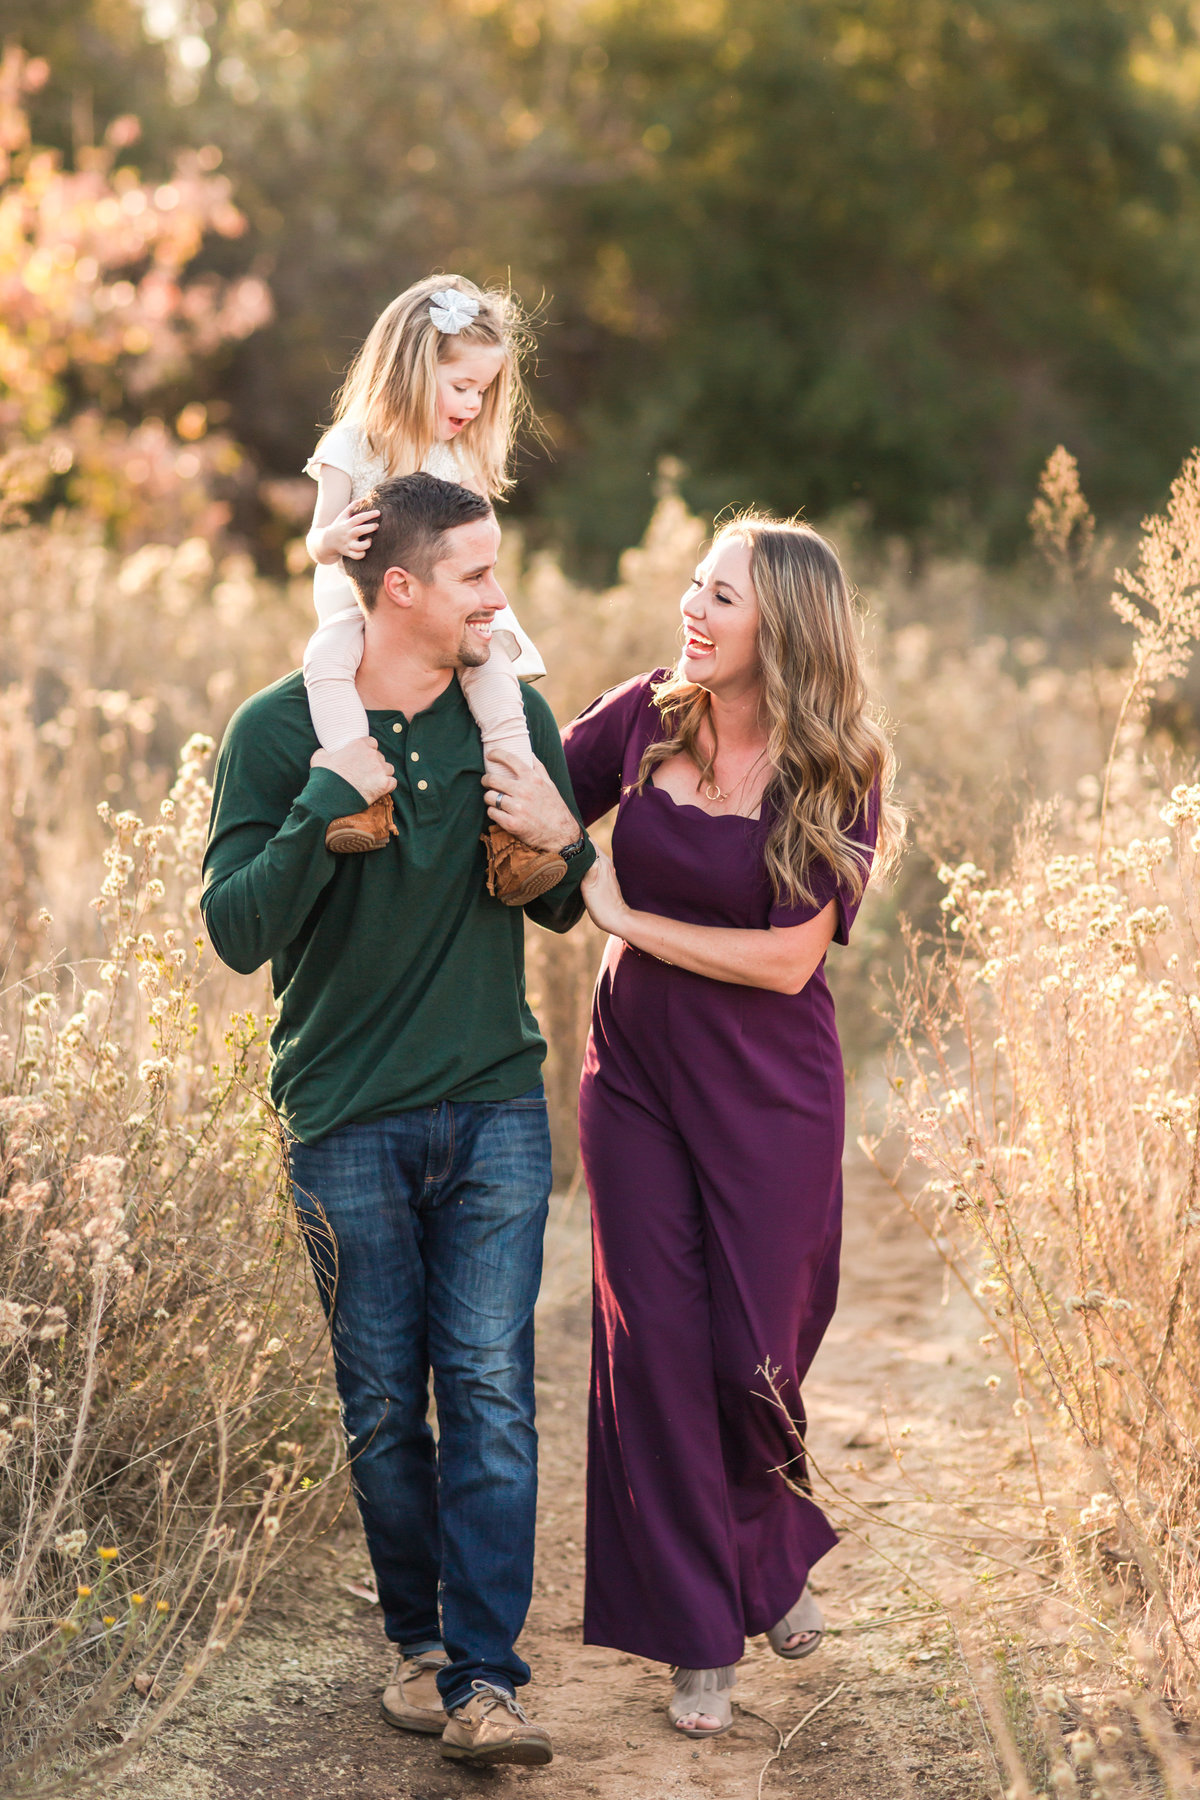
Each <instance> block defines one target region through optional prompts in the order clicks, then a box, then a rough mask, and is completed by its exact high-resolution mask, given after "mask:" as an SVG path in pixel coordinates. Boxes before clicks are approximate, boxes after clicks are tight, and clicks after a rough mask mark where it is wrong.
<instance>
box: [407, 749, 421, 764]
mask: <svg viewBox="0 0 1200 1800" xmlns="http://www.w3.org/2000/svg"><path fill="white" fill-rule="evenodd" d="M409 754H410V756H411V757H412V760H413V761H414V762H420V760H421V759H420V757H419V756H418V755H417V753H416V751H415V750H412V751H410V752H409Z"/></svg>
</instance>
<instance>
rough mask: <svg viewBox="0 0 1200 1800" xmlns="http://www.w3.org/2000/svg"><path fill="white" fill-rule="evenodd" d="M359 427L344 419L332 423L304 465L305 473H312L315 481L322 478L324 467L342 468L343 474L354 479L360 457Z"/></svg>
mask: <svg viewBox="0 0 1200 1800" xmlns="http://www.w3.org/2000/svg"><path fill="white" fill-rule="evenodd" d="M358 435H359V434H358V427H357V425H351V424H350V423H349V422H348V421H347V420H345V419H343V420H341V422H340V423H339V424H337V425H331V426H330V428H329V430H328V431H327V432H326V433H325V436H324V437H323V438H322V439H321V441H320V443H319V444H318V445H317V447H316V449H315V450H314V451H313V453H312V455H311V456H310V457H309V459H308V461H307V462H306V463H305V465H304V473H305V474H306V475H311V476H312V478H313V480H314V481H319V480H320V479H321V470H322V468H324V467H326V466H328V467H329V468H331V469H340V470H341V471H342V473H343V475H349V477H350V479H351V481H353V480H354V468H355V463H356V461H357V459H358V452H359V443H358Z"/></svg>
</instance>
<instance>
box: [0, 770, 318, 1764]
mask: <svg viewBox="0 0 1200 1800" xmlns="http://www.w3.org/2000/svg"><path fill="white" fill-rule="evenodd" d="M210 750H211V740H207V739H196V740H193V741H192V742H191V743H190V744H189V746H188V747H187V749H186V750H185V752H184V757H183V762H182V765H181V767H180V770H179V773H178V778H177V780H176V781H175V783H174V785H173V787H172V790H171V793H170V795H169V797H168V798H167V799H166V800H165V801H164V802H163V803H162V806H161V808H160V809H159V816H158V817H157V818H156V819H154V820H153V822H151V823H149V824H146V823H143V821H142V820H141V819H140V818H139V817H138V816H137V815H136V814H134V813H132V812H121V813H117V814H115V815H114V814H113V812H112V811H111V809H110V808H108V807H107V806H105V807H104V808H103V813H104V818H103V823H104V826H105V829H106V831H107V833H108V847H107V850H106V853H105V858H104V861H105V865H106V873H105V879H104V882H103V884H102V886H101V889H100V893H99V895H98V896H97V897H96V900H95V903H94V906H95V913H96V918H97V926H98V932H99V935H100V938H101V944H102V949H101V955H100V956H99V957H98V958H97V959H96V960H94V961H87V962H82V963H78V962H77V963H73V964H72V963H67V962H65V961H63V960H60V959H59V958H57V957H53V956H51V957H47V958H46V959H45V960H44V961H43V962H41V963H40V964H35V965H33V966H31V967H29V968H27V969H26V971H25V973H24V974H23V975H22V977H21V978H20V979H16V980H12V979H10V983H9V985H8V987H7V988H6V990H5V991H4V993H3V995H0V1016H2V1020H3V1027H4V1029H3V1032H2V1034H0V1216H2V1224H3V1229H2V1230H0V1467H2V1470H3V1483H2V1486H0V1546H2V1547H0V1762H3V1764H4V1765H5V1767H6V1774H5V1777H4V1791H5V1792H6V1793H9V1794H13V1795H16V1794H21V1795H26V1794H28V1795H34V1794H37V1795H41V1794H52V1793H66V1794H72V1795H73V1794H78V1793H80V1792H82V1791H83V1790H84V1788H85V1787H89V1786H91V1785H94V1784H96V1783H99V1782H102V1781H103V1779H104V1778H105V1777H107V1776H108V1775H110V1774H112V1773H113V1771H114V1770H115V1769H116V1768H118V1767H119V1766H121V1764H122V1763H123V1762H125V1761H127V1760H128V1758H129V1757H130V1756H131V1755H132V1754H133V1752H134V1751H135V1750H136V1748H137V1747H138V1746H139V1745H140V1744H141V1743H143V1742H144V1741H145V1739H146V1737H147V1736H148V1735H149V1733H150V1731H151V1730H153V1728H154V1727H155V1725H156V1724H158V1723H159V1722H160V1721H161V1719H162V1718H163V1717H164V1716H165V1715H166V1713H167V1712H169V1711H170V1710H171V1709H172V1708H173V1707H174V1706H175V1705H177V1704H178V1702H179V1700H180V1699H181V1698H182V1696H183V1695H184V1694H185V1693H186V1692H187V1690H188V1688H189V1687H190V1686H191V1685H192V1683H193V1682H194V1681H195V1679H196V1678H197V1676H198V1675H199V1673H200V1672H201V1670H202V1669H203V1668H204V1666H205V1664H206V1663H207V1661H208V1660H209V1659H210V1658H211V1657H212V1656H213V1655H214V1654H217V1653H219V1651H220V1650H221V1649H222V1648H223V1647H224V1645H225V1644H226V1643H227V1642H228V1640H229V1638H230V1637H231V1636H232V1635H233V1633H234V1632H235V1631H236V1630H237V1628H238V1626H239V1624H240V1622H241V1619H242V1618H243V1616H244V1612H245V1608H246V1605H247V1603H248V1602H249V1600H250V1599H251V1597H252V1596H253V1593H254V1591H255V1589H256V1587H257V1586H258V1584H259V1582H260V1581H261V1579H262V1577H263V1575H264V1574H265V1572H266V1571H267V1570H268V1569H269V1568H270V1566H271V1564H272V1562H273V1560H274V1559H275V1557H276V1556H277V1554H278V1550H279V1545H278V1543H277V1540H278V1539H279V1534H280V1531H281V1527H282V1524H283V1521H284V1518H285V1516H286V1515H287V1513H288V1512H289V1510H291V1509H294V1508H295V1506H296V1503H297V1502H298V1501H299V1500H300V1498H301V1497H302V1496H305V1495H307V1496H308V1497H309V1498H310V1499H312V1498H314V1497H316V1496H317V1495H318V1494H319V1493H320V1491H321V1489H322V1485H323V1483H324V1480H325V1478H326V1477H327V1476H328V1475H329V1474H330V1473H331V1472H332V1470H333V1469H335V1468H336V1467H337V1466H338V1465H339V1464H340V1462H341V1449H340V1443H339V1441H338V1438H337V1436H336V1433H335V1431H334V1429H333V1426H334V1418H333V1415H332V1410H331V1403H330V1402H328V1401H327V1400H326V1399H325V1398H324V1396H323V1394H322V1391H321V1390H320V1388H319V1385H318V1377H319V1372H320V1367H321V1363H322V1360H323V1334H322V1333H321V1331H320V1329H319V1325H318V1321H317V1319H316V1316H315V1309H314V1308H313V1307H312V1305H311V1302H310V1300H309V1297H308V1293H307V1282H306V1281H305V1282H304V1283H303V1286H302V1287H301V1289H300V1298H299V1301H298V1302H297V1291H296V1290H297V1281H298V1277H300V1276H301V1263H302V1260H303V1259H302V1257H301V1256H300V1255H299V1253H298V1252H297V1251H295V1250H294V1248H293V1247H292V1245H291V1244H290V1242H289V1239H290V1232H289V1229H288V1224H287V1213H286V1211H285V1209H284V1207H283V1204H282V1202H281V1199H280V1197H279V1196H278V1194H277V1186H278V1181H277V1171H278V1166H279V1159H278V1154H277V1146H276V1143H275V1139H274V1133H273V1131H272V1130H271V1129H270V1121H269V1118H268V1116H267V1115H266V1113H265V1110H264V1108H263V1105H262V1101H261V1078H262V1062H263V1047H264V1032H265V1020H264V1019H262V1018H260V1017H258V1016H256V1015H255V1013H254V1012H252V1011H244V1012H242V1013H240V1014H239V1015H237V1016H235V1017H234V1018H232V1019H230V1020H229V1021H228V1023H227V1029H226V1030H225V1033H224V1042H223V1044H221V1045H219V1046H217V1047H216V1048H215V1049H214V1047H213V1045H212V1044H211V1042H210V1041H208V1034H207V1033H206V1032H205V1031H204V1030H202V1020H201V996H202V994H203V982H204V975H205V970H206V967H207V966H208V963H209V960H210V959H209V953H208V952H207V951H206V948H205V946H204V943H203V941H202V940H201V939H199V938H198V937H197V935H196V915H195V890H196V882H197V877H198V868H199V853H200V848H201V845H202V842H203V835H204V830H205V825H206V822H207V816H208V806H209V799H210V795H209V790H208V787H207V784H206V782H205V781H204V778H203V775H202V773H201V769H202V765H203V762H204V760H205V758H206V756H207V754H208V752H209V751H210Z"/></svg>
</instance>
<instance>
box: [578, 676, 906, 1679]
mask: <svg viewBox="0 0 1200 1800" xmlns="http://www.w3.org/2000/svg"><path fill="white" fill-rule="evenodd" d="M665 674H666V671H665V670H659V671H657V672H656V673H655V674H654V675H639V676H636V677H635V678H634V679H633V680H632V681H628V682H625V683H624V684H622V686H620V687H616V688H612V689H610V690H609V692H608V693H606V694H602V695H601V697H600V698H599V699H598V700H596V701H594V702H593V704H592V705H591V706H590V707H588V709H587V710H586V712H583V713H581V714H580V716H579V717H578V718H577V719H576V720H575V721H574V723H573V724H571V725H569V726H568V727H567V730H566V732H565V733H564V745H565V748H566V753H567V764H568V767H569V769H570V772H571V780H572V783H573V784H574V788H575V793H576V796H577V798H578V801H579V804H580V807H581V809H582V812H583V817H584V821H585V823H587V824H590V823H591V822H592V821H593V820H595V819H597V818H599V817H600V816H601V815H602V814H604V813H605V812H607V811H608V810H609V808H610V807H612V806H614V805H615V806H618V807H619V810H618V813H617V819H616V823H615V825H614V828H613V839H612V847H613V860H614V862H615V864H616V870H617V875H618V878H619V880H620V884H621V889H622V892H623V893H624V896H625V899H626V901H627V902H628V904H629V905H630V906H632V907H634V908H635V909H636V910H638V911H642V912H652V913H658V914H659V915H661V916H663V917H668V918H673V919H683V920H686V921H689V922H690V923H693V924H697V925H720V926H738V927H743V928H749V929H752V930H754V929H757V930H762V929H764V928H765V927H767V926H768V925H799V924H802V923H803V922H804V921H805V920H806V919H811V918H813V917H815V916H816V914H817V913H819V912H821V911H822V910H823V908H824V906H825V905H826V904H827V903H828V901H829V900H831V899H836V901H837V905H838V920H837V927H836V932H835V936H836V939H837V941H838V942H839V943H842V944H844V943H845V942H846V939H847V935H848V932H849V929H850V924H851V921H852V920H853V917H854V913H855V911H856V907H855V904H854V902H853V901H852V900H851V899H850V898H849V897H848V896H847V895H846V894H845V893H844V892H842V891H840V890H839V888H838V886H837V883H836V880H835V877H834V874H833V871H832V870H831V869H829V868H828V867H827V866H823V867H822V869H821V870H818V871H816V872H815V879H814V883H813V885H814V886H815V888H816V890H817V900H816V903H815V905H812V906H779V905H777V904H776V903H775V901H774V898H773V895H772V890H771V885H770V881H769V879H768V876H767V873H766V867H765V863H764V859H763V845H764V842H765V838H766V834H767V831H768V830H769V820H768V819H765V818H764V819H760V820H751V819H744V818H738V817H733V816H724V817H714V816H712V815H710V814H708V813H706V812H704V811H703V810H702V809H701V808H700V807H697V806H682V805H679V804H677V803H676V802H675V801H674V800H673V799H672V798H671V796H670V795H669V794H668V793H666V791H665V790H664V789H662V788H658V787H654V786H653V785H650V784H648V785H647V787H646V789H645V791H644V792H643V793H641V794H637V793H635V792H634V791H633V788H634V783H635V782H636V780H637V772H638V766H639V764H640V761H641V756H642V752H643V750H644V749H645V747H646V745H647V744H649V743H652V742H654V741H656V740H657V739H658V738H660V737H661V736H662V735H663V733H662V729H661V721H660V718H659V714H658V711H657V709H656V708H655V706H654V705H653V702H652V700H651V696H650V688H651V683H652V682H654V681H657V680H661V679H663V677H664V676H665ZM874 823H875V807H874V806H872V807H871V808H870V809H869V817H868V818H867V820H866V821H865V822H863V823H860V825H859V826H858V827H857V828H856V830H855V835H856V836H859V837H860V838H861V840H862V841H863V843H864V845H865V846H866V845H870V844H872V843H873V841H874ZM844 1106H845V1091H844V1080H843V1073H842V1058H841V1051H840V1048H839V1045H838V1038H837V1030H836V1026H835V1023H834V1013H833V1001H832V998H831V996H830V993H829V989H828V987H827V986H826V983H825V974H824V969H823V967H822V968H818V969H817V970H816V972H815V974H814V975H813V976H812V978H811V979H810V981H809V982H808V984H807V986H806V987H805V988H804V989H803V990H802V991H801V992H800V993H799V994H796V995H789V994H777V993H770V992H768V991H767V990H766V989H765V988H752V987H740V986H736V985H735V984H733V983H732V982H724V981H715V980H713V979H711V978H710V977H708V976H704V975H696V974H693V973H691V972H690V971H689V970H686V969H679V968H675V967H672V966H670V965H669V964H667V963H663V962H659V961H657V960H656V959H655V958H654V957H651V956H647V955H644V954H643V953H642V952H640V951H638V950H634V949H632V948H630V946H628V945H627V944H624V943H622V942H621V941H620V940H618V939H616V938H611V939H610V940H609V943H608V948H607V951H606V953H605V958H604V963H603V966H602V968H601V970H600V976H599V980H598V982H597V984H596V994H595V1002H594V1008H593V1013H592V1028H591V1034H590V1036H589V1038H588V1045H587V1052H586V1056H585V1060H584V1069H583V1080H582V1085H581V1089H580V1139H581V1144H582V1151H583V1163H584V1169H585V1172H586V1174H587V1180H588V1187H589V1190H590V1193H591V1199H592V1215H593V1244H594V1255H595V1304H594V1317H593V1332H594V1338H593V1366H592V1387H591V1403H590V1419H589V1431H588V1443H589V1462H588V1525H587V1585H586V1596H585V1606H584V1640H585V1642H587V1643H589V1644H606V1645H610V1646H612V1647H614V1648H616V1649H620V1650H627V1651H631V1652H633V1653H634V1654H635V1655H638V1656H644V1657H648V1658H650V1659H651V1660H652V1661H655V1662H666V1663H677V1664H681V1665H682V1666H684V1667H686V1668H721V1667H724V1666H725V1665H727V1664H730V1663H734V1662H736V1661H737V1660H738V1658H739V1657H740V1656H741V1655H742V1653H743V1650H744V1647H745V1638H746V1637H747V1635H751V1636H752V1635H754V1634H755V1633H756V1632H761V1631H766V1630H767V1629H768V1628H769V1627H770V1626H772V1625H774V1624H776V1623H777V1621H778V1620H779V1619H780V1618H781V1617H782V1616H783V1614H784V1613H785V1612H787V1611H788V1610H789V1608H790V1607H791V1606H792V1605H793V1603H794V1602H795V1601H796V1599H797V1598H798V1597H799V1595H800V1592H801V1590H802V1589H803V1587H804V1584H805V1581H806V1580H807V1579H808V1572H809V1569H810V1568H811V1567H812V1565H813V1564H814V1563H815V1562H816V1561H817V1559H818V1558H819V1557H821V1556H824V1554H825V1553H826V1551H827V1550H829V1549H831V1548H832V1546H833V1545H834V1543H835V1542H836V1541H837V1540H836V1537H835V1534H834V1532H833V1530H832V1528H831V1527H830V1525H829V1523H828V1521H827V1520H826V1519H825V1517H824V1515H823V1513H822V1512H821V1511H820V1509H819V1508H818V1507H817V1505H816V1504H815V1502H813V1501H812V1500H810V1499H806V1498H803V1497H801V1496H800V1495H798V1494H796V1493H793V1492H792V1491H791V1490H790V1489H789V1488H788V1487H787V1486H786V1485H785V1483H784V1481H783V1479H782V1477H781V1475H780V1474H779V1472H778V1471H779V1469H780V1468H781V1467H782V1466H784V1465H787V1467H788V1471H789V1474H790V1475H791V1476H792V1478H793V1479H798V1480H803V1479H804V1465H803V1461H802V1460H801V1459H800V1457H799V1456H798V1449H799V1446H798V1444H797V1442H796V1439H795V1437H794V1435H793V1434H792V1432H791V1431H790V1430H789V1429H788V1426H787V1422H786V1421H785V1419H784V1418H783V1417H782V1415H781V1414H780V1412H779V1411H778V1409H777V1408H776V1407H775V1406H774V1405H773V1404H772V1403H771V1401H770V1399H769V1398H763V1397H762V1396H763V1395H764V1394H766V1387H765V1384H764V1381H763V1378H762V1376H761V1375H760V1374H759V1372H758V1371H759V1369H760V1367H762V1365H764V1364H766V1363H768V1362H769V1363H770V1364H771V1365H773V1366H774V1367H776V1368H778V1370H779V1375H778V1377H777V1379H778V1382H779V1385H780V1387H781V1390H782V1393H783V1396H784V1398H785V1399H786V1402H787V1405H788V1410H789V1412H790V1413H791V1415H792V1417H793V1418H794V1419H795V1420H796V1421H797V1422H798V1423H800V1424H801V1425H802V1424H803V1412H802V1408H801V1402H800V1383H801V1381H802V1380H803V1378H804V1375H805V1373H806V1371H807V1369H808V1367H809V1364H810V1363H811V1361H812V1359H813V1356H814V1354H815V1353H816V1350H817V1346H818V1345H819V1344H820V1342H821V1338H822V1336H823V1335H824V1332H825V1328H826V1326H827V1325H828V1323H829V1321H830V1318H831V1317H832V1315H833V1310H834V1305H835V1302H836V1298H837V1283H838V1250H839V1245H840V1240H841V1210H842V1181H841V1156H842V1135H843V1120H844Z"/></svg>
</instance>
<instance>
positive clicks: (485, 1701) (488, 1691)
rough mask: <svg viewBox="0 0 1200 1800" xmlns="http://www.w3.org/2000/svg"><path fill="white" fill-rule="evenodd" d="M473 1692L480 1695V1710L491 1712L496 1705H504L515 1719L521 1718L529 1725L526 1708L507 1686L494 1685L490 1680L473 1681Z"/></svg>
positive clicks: (524, 1723) (522, 1721) (523, 1723)
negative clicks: (519, 1703)
mask: <svg viewBox="0 0 1200 1800" xmlns="http://www.w3.org/2000/svg"><path fill="white" fill-rule="evenodd" d="M471 1692H472V1693H473V1694H476V1695H478V1697H479V1710H480V1712H491V1710H492V1708H493V1707H494V1706H500V1705H504V1706H506V1707H507V1708H508V1710H509V1712H510V1713H512V1715H513V1717H514V1718H515V1719H520V1721H521V1723H522V1725H528V1723H529V1720H528V1719H527V1718H526V1717H525V1708H524V1707H523V1706H520V1705H518V1703H517V1701H516V1699H515V1698H514V1697H513V1695H512V1694H510V1693H509V1691H508V1689H507V1688H500V1687H493V1686H492V1683H491V1682H490V1681H473V1682H472V1683H471Z"/></svg>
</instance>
